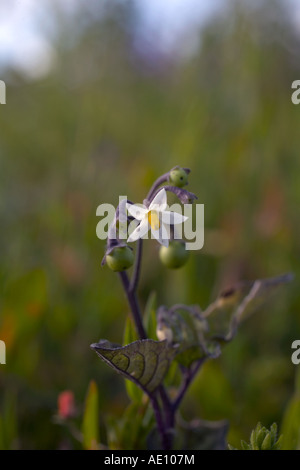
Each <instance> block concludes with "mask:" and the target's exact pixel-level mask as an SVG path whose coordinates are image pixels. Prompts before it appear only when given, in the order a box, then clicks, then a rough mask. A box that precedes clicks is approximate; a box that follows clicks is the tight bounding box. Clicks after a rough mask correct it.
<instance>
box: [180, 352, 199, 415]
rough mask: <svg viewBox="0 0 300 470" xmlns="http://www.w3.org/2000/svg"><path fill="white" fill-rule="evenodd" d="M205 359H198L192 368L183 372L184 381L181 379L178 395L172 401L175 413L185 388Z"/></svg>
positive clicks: (185, 390)
mask: <svg viewBox="0 0 300 470" xmlns="http://www.w3.org/2000/svg"><path fill="white" fill-rule="evenodd" d="M205 359H206V358H203V359H200V360H199V361H198V362H197V364H196V366H195V367H194V369H193V370H187V371H186V374H185V377H184V381H183V384H182V386H181V389H180V390H179V392H178V395H177V397H176V399H175V401H174V402H173V403H172V410H173V413H174V414H175V412H176V411H177V409H178V407H179V405H180V403H181V402H182V400H183V398H184V396H185V394H186V392H187V389H188V387H189V385H190V383H191V382H192V380H193V379H194V377H195V376H196V374H197V373H198V371H199V369H200V367H201V366H202V364H203V363H204V362H205Z"/></svg>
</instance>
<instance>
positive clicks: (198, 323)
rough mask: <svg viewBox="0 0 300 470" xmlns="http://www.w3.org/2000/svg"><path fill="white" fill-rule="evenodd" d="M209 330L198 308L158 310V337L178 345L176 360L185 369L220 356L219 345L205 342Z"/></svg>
mask: <svg viewBox="0 0 300 470" xmlns="http://www.w3.org/2000/svg"><path fill="white" fill-rule="evenodd" d="M207 328H208V327H207V322H206V320H205V319H203V318H202V317H201V314H200V312H199V311H198V308H196V307H188V306H185V305H178V306H177V305H175V306H173V307H171V308H170V309H167V308H166V307H164V306H162V307H160V308H159V309H158V312H157V336H158V337H159V338H160V339H166V340H167V341H168V342H169V343H170V344H173V345H178V347H177V350H176V357H175V359H176V361H177V362H178V363H179V364H181V365H183V366H184V367H187V368H188V367H190V366H191V365H192V364H193V363H194V362H195V361H198V360H200V359H204V358H207V357H217V356H218V355H219V353H220V348H219V345H218V344H217V343H215V344H213V343H208V342H207V341H206V340H205V336H204V334H205V332H206V331H207Z"/></svg>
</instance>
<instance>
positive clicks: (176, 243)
mask: <svg viewBox="0 0 300 470" xmlns="http://www.w3.org/2000/svg"><path fill="white" fill-rule="evenodd" d="M159 257H160V260H161V262H162V263H163V264H164V265H165V266H167V268H170V269H177V268H181V266H183V265H184V264H185V263H186V262H187V260H188V257H189V252H188V251H186V249H185V243H184V242H182V241H180V240H172V241H171V242H170V243H169V246H168V247H166V246H161V247H160V250H159Z"/></svg>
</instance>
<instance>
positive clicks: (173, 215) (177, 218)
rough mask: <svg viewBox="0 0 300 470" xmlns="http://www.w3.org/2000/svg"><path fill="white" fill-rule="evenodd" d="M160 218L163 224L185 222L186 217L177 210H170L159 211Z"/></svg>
mask: <svg viewBox="0 0 300 470" xmlns="http://www.w3.org/2000/svg"><path fill="white" fill-rule="evenodd" d="M161 219H162V221H163V222H164V223H165V224H168V225H170V224H172V225H174V224H182V223H183V222H185V221H186V220H187V219H188V217H186V216H185V215H181V214H179V213H178V212H172V211H163V212H162V213H161Z"/></svg>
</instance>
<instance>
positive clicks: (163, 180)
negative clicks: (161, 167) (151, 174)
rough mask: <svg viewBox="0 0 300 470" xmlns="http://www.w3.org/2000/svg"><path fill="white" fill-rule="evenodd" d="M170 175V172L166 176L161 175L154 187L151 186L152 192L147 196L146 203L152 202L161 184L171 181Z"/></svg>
mask: <svg viewBox="0 0 300 470" xmlns="http://www.w3.org/2000/svg"><path fill="white" fill-rule="evenodd" d="M169 174H170V172H169V171H168V173H165V174H164V175H161V176H160V177H159V178H157V180H156V181H154V183H153V185H152V186H151V188H150V190H149V192H148V194H147V198H146V201H149V202H151V199H152V198H153V196H154V195H155V193H156V191H157V189H158V188H159V186H160V185H161V184H163V183H166V182H167V181H169Z"/></svg>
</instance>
